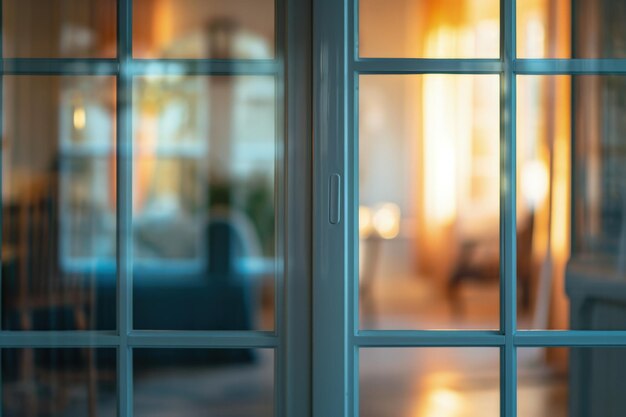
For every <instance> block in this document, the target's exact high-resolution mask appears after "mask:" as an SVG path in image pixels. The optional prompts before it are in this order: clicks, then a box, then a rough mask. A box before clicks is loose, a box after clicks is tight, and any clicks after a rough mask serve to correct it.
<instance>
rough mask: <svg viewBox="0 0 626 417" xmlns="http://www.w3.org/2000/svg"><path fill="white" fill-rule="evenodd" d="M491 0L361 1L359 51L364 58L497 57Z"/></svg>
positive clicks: (496, 18) (496, 27) (494, 9)
mask: <svg viewBox="0 0 626 417" xmlns="http://www.w3.org/2000/svg"><path fill="white" fill-rule="evenodd" d="M499 3H500V2H499V1H496V0H481V1H471V0H469V1H468V0H463V1H460V0H427V1H423V0H422V1H420V0H360V1H359V27H360V29H359V54H360V55H361V56H362V57H368V58H497V57H498V56H499V54H500V53H499V45H500V40H499V39H500V35H499V33H500V26H499V17H500V4H499Z"/></svg>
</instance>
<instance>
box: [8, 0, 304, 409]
mask: <svg viewBox="0 0 626 417" xmlns="http://www.w3.org/2000/svg"><path fill="white" fill-rule="evenodd" d="M309 7H310V5H309V4H308V2H307V1H300V0H296V1H292V0H285V1H281V0H278V1H276V2H275V1H274V0H252V1H250V0H234V1H232V0H226V1H223V0H211V1H196V0H182V1H181V0H54V1H43V2H42V1H39V0H26V1H22V0H19V1H18V0H3V1H2V19H1V21H2V28H1V34H2V36H1V38H2V50H1V58H2V108H1V109H2V217H1V218H2V272H1V282H2V291H1V294H2V301H1V330H0V348H1V367H0V369H1V378H0V382H1V391H2V406H1V407H0V410H1V411H0V415H3V416H33V417H35V416H37V417H41V416H61V415H62V416H68V417H69V416H89V417H95V416H98V415H99V416H114V415H117V416H120V417H130V416H133V415H134V416H158V415H162V416H177V415H178V416H194V415H195V416H206V415H210V416H218V415H219V416H231V417H236V416H240V417H252V416H259V417H261V416H266V417H270V416H287V415H301V416H304V415H306V414H307V413H308V410H309V409H310V384H309V382H308V381H309V379H310V334H309V327H310V326H309V325H308V324H307V323H308V322H309V321H310V302H309V297H310V290H309V289H308V286H309V285H310V255H309V253H310V240H307V236H310V235H311V230H310V205H311V203H310V160H311V152H310V144H311V138H310V126H311V124H310V122H309V120H310V109H309V104H308V100H309V97H310V93H309V91H310V87H309V85H310V80H309V76H308V75H307V74H308V72H309V68H310V65H311V63H310V46H309V45H310V30H311V26H310V17H309V16H308V8H309ZM287 103H289V106H287ZM288 334H289V337H288V336H287V335H288Z"/></svg>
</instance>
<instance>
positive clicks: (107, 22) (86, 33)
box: [2, 0, 117, 58]
mask: <svg viewBox="0 0 626 417" xmlns="http://www.w3.org/2000/svg"><path fill="white" fill-rule="evenodd" d="M2 14H3V18H2V23H3V27H2V29H3V33H2V40H3V45H4V50H3V54H4V57H5V58H115V55H116V30H117V29H116V28H117V23H116V21H117V1H116V0H45V1H41V0H2Z"/></svg>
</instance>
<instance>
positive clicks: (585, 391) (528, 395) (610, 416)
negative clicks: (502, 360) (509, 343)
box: [517, 348, 626, 417]
mask: <svg viewBox="0 0 626 417" xmlns="http://www.w3.org/2000/svg"><path fill="white" fill-rule="evenodd" d="M625 359H626V349H625V348H525V349H518V360H517V362H518V368H517V414H518V415H519V416H520V417H589V416H603V417H618V416H623V415H624V414H625V413H626V400H625V399H624V395H623V378H624V373H625V372H626V366H625V364H626V361H625Z"/></svg>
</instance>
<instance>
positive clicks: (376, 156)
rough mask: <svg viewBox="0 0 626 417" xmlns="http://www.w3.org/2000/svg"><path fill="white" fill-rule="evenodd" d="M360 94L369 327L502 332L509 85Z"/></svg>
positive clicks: (433, 81)
mask: <svg viewBox="0 0 626 417" xmlns="http://www.w3.org/2000/svg"><path fill="white" fill-rule="evenodd" d="M359 83H360V86H359V91H360V99H359V100H360V101H359V169H360V173H359V203H360V209H359V229H360V230H359V235H360V245H359V248H360V256H359V259H360V274H359V281H360V314H361V327H362V328H377V329H390V328H395V329H400V328H408V329H438V328H448V329H460V328H498V326H499V280H498V277H499V266H498V265H499V216H500V214H499V190H500V188H499V187H500V186H499V181H500V180H499V120H498V114H499V93H498V86H499V84H498V77H497V76H482V75H480V76H473V75H462V76H456V75H424V76H421V75H414V76H405V75H392V76H387V75H385V76H377V75H371V76H370V75H368V76H361V77H360V80H359Z"/></svg>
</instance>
